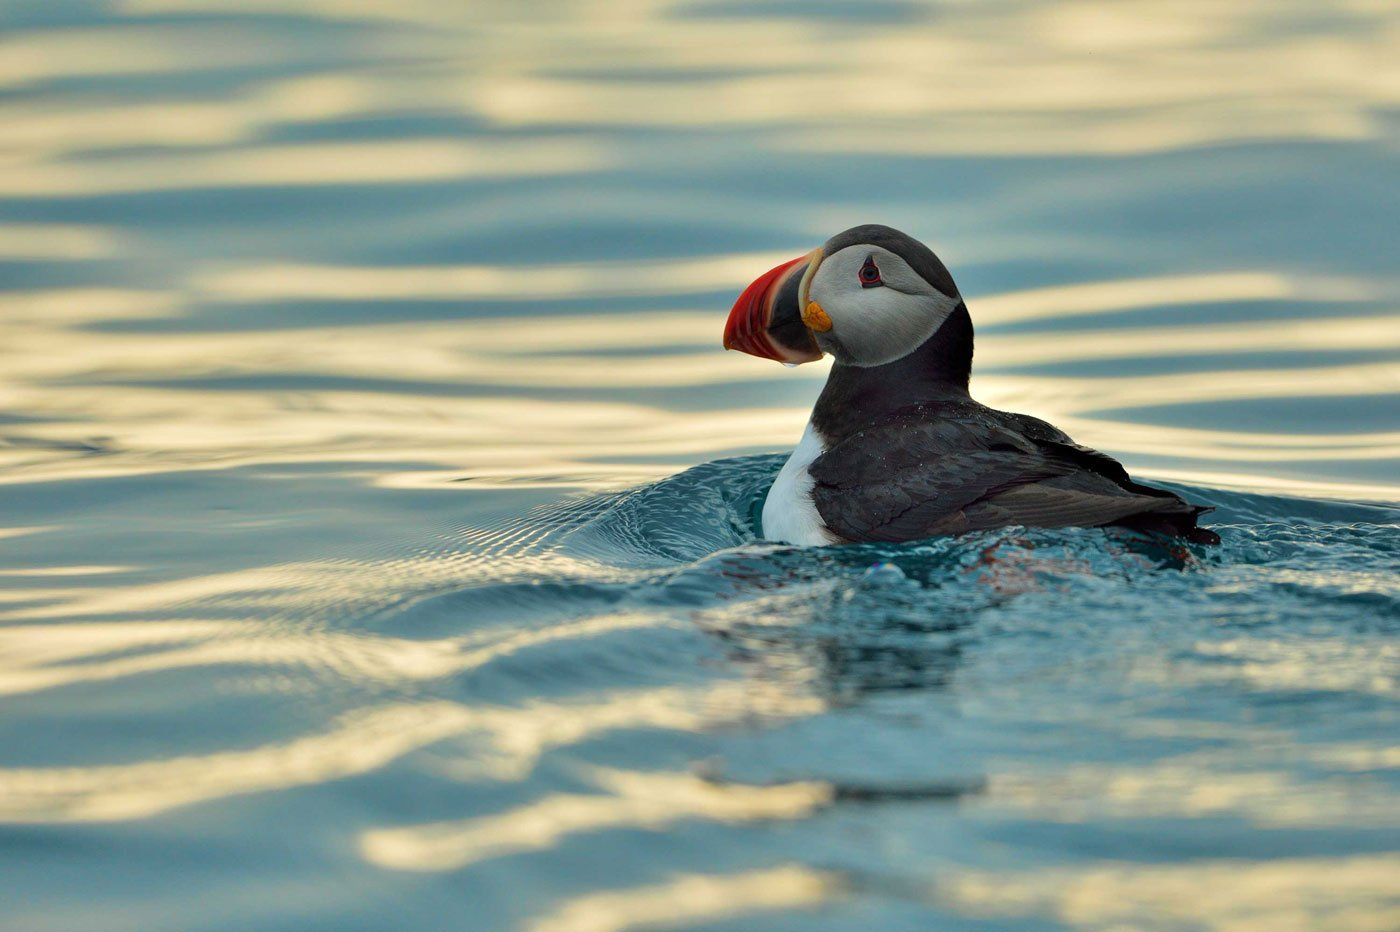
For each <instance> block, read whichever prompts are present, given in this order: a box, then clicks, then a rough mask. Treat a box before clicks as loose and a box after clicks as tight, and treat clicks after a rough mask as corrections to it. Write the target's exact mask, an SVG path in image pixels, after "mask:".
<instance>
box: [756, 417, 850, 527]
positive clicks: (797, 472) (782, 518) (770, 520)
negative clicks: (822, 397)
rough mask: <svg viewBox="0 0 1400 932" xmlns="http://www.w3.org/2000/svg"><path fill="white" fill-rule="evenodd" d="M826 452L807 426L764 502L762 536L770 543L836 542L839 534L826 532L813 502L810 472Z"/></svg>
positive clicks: (818, 436)
mask: <svg viewBox="0 0 1400 932" xmlns="http://www.w3.org/2000/svg"><path fill="white" fill-rule="evenodd" d="M824 452H826V449H825V447H824V446H823V445H822V439H821V437H820V435H818V434H817V432H816V430H814V429H813V427H812V425H811V424H810V423H808V424H807V429H806V430H805V431H803V433H802V439H801V440H800V441H798V444H797V447H796V449H794V450H793V451H792V456H789V457H788V461H787V462H786V463H784V464H783V468H782V471H781V472H779V473H778V478H777V479H775V480H773V487H772V488H771V489H769V490H768V498H767V499H765V500H764V502H763V536H764V537H766V538H767V539H768V540H778V541H782V542H783V543H786V544H797V545H799V546H802V547H816V546H820V545H822V544H834V543H836V535H834V534H832V533H831V532H830V531H828V530H827V529H826V524H825V523H823V522H822V516H821V515H820V514H818V513H817V506H816V505H814V504H813V503H812V476H811V475H810V474H809V473H808V472H807V467H808V466H810V465H811V464H812V461H813V460H815V459H816V458H817V457H819V456H821V455H822V453H824Z"/></svg>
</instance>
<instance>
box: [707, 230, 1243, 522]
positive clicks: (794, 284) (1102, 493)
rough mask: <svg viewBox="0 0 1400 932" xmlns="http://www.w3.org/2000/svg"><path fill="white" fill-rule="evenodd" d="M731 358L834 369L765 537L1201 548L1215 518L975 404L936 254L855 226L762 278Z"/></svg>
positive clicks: (729, 333)
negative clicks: (1157, 542)
mask: <svg viewBox="0 0 1400 932" xmlns="http://www.w3.org/2000/svg"><path fill="white" fill-rule="evenodd" d="M724 348H725V349H732V350H738V351H740V352H743V353H748V354H749V355H752V356H757V357H760V358H764V359H773V360H777V361H778V362H782V363H785V364H787V365H800V364H802V363H806V362H813V361H815V360H818V359H820V358H822V356H823V355H824V354H830V355H831V356H832V357H833V365H832V367H831V373H830V375H829V376H828V377H827V381H826V385H825V387H824V388H823V389H822V392H821V395H820V396H819V397H818V398H817V403H816V406H815V407H814V408H813V409H812V415H811V418H810V419H809V420H808V422H807V426H806V429H805V430H804V432H803V434H802V438H801V440H800V441H799V442H798V444H797V446H796V448H795V449H794V450H793V452H792V454H791V456H789V457H788V459H787V462H786V463H784V465H783V467H782V469H781V471H779V473H778V475H777V478H776V479H775V480H774V482H773V485H772V486H771V488H770V489H769V491H768V495H767V498H766V499H765V500H764V503H763V512H762V533H763V537H764V538H766V539H768V540H772V541H778V542H783V543H787V544H795V545H799V546H821V545H828V544H843V543H862V542H875V541H883V542H891V543H898V542H903V541H911V540H920V539H924V538H929V537H940V536H949V535H957V534H963V533H967V532H970V531H979V530H987V529H992V528H1001V527H1008V526H1022V527H1033V528H1062V527H1106V526H1107V527H1123V528H1129V529H1132V530H1135V531H1139V532H1144V533H1147V534H1161V535H1166V536H1168V537H1171V538H1178V539H1182V540H1185V541H1190V542H1193V543H1201V544H1218V543H1219V542H1220V537H1219V536H1218V535H1217V534H1216V533H1215V532H1214V531H1211V530H1209V529H1207V528H1203V527H1198V526H1197V523H1196V522H1197V518H1198V517H1199V516H1200V515H1202V514H1204V513H1206V512H1208V511H1210V510H1211V509H1210V508H1209V507H1204V506H1201V505H1194V504H1191V503H1189V502H1187V501H1186V500H1185V499H1183V498H1181V497H1180V496H1179V495H1176V494H1175V493H1173V492H1170V491H1167V490H1166V489H1159V488H1154V487H1153V486H1150V485H1144V484H1142V483H1140V482H1136V481H1134V480H1133V479H1132V478H1131V477H1129V475H1128V473H1127V471H1126V470H1125V469H1124V468H1123V466H1122V464H1120V463H1119V462H1118V461H1117V460H1115V459H1113V458H1112V457H1110V456H1108V455H1106V454H1104V453H1100V452H1099V451H1097V450H1093V449H1090V448H1089V447H1086V446H1083V445H1081V444H1078V443H1075V442H1074V441H1073V440H1072V439H1070V437H1069V436H1068V435H1067V434H1066V433H1065V432H1064V431H1062V430H1060V429H1058V428H1056V427H1054V426H1052V425H1051V424H1049V423H1047V422H1045V421H1042V420H1040V419H1039V418H1035V417H1031V416H1029V415H1025V414H1015V413H1012V412H1009V411H998V410H996V409H994V408H989V407H987V406H986V405H983V404H980V403H978V402H977V401H975V400H973V398H972V396H971V395H970V394H969V392H968V378H969V375H970V373H971V370H972V318H971V316H970V315H969V313H968V309H967V304H966V303H965V302H964V301H963V298H962V295H961V294H960V293H959V291H958V287H957V285H955V284H954V283H953V277H952V275H950V274H949V272H948V269H947V267H946V266H944V264H943V263H942V261H940V260H939V258H938V257H937V256H936V255H934V253H933V251H932V250H931V249H929V248H928V247H927V246H925V245H924V244H923V243H921V242H919V241H918V240H916V239H914V238H913V237H911V236H908V235H907V234H904V233H901V232H900V231H898V230H895V229H891V228H890V227H887V226H881V225H879V224H867V225H863V226H857V227H852V228H851V229H849V230H846V231H844V232H842V233H838V234H836V235H835V236H833V237H832V238H831V239H829V240H827V241H826V243H825V244H823V245H822V246H821V247H820V248H818V249H814V250H812V251H811V252H809V253H807V254H806V255H804V256H799V257H797V258H796V259H792V260H790V261H788V262H784V263H783V264H782V265H779V266H777V267H776V268H773V269H770V270H769V271H767V272H765V273H763V274H762V275H760V276H759V277H758V278H757V279H755V280H754V282H753V283H752V284H750V285H749V286H748V287H747V288H745V289H744V291H743V293H742V294H741V295H740V296H739V298H738V300H737V301H736V302H735V303H734V307H733V309H732V310H731V311H730V312H729V317H728V319H727V321H726V322H725V327H724Z"/></svg>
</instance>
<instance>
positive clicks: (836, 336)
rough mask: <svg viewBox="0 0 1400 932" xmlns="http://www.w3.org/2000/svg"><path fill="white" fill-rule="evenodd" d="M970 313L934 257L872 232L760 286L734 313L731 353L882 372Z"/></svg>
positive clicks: (882, 231) (894, 234)
mask: <svg viewBox="0 0 1400 932" xmlns="http://www.w3.org/2000/svg"><path fill="white" fill-rule="evenodd" d="M961 303H962V298H961V296H960V295H959V294H958V289H957V286H956V285H955V284H953V278H952V276H951V275H949V274H948V270H947V268H945V267H944V265H943V263H942V262H940V261H939V259H938V257H937V256H935V255H934V254H933V251H932V250H930V249H929V248H928V247H927V246H925V245H924V244H923V243H920V242H919V241H918V240H916V239H914V238H913V237H910V236H908V235H906V234H904V233H901V232H899V231H898V230H893V229H891V228H889V227H886V226H880V225H878V224H867V225H865V226H858V227H852V228H851V229H849V230H846V231H845V232H842V233H838V234H837V235H835V236H833V237H832V238H831V239H829V240H827V241H826V243H825V244H823V245H822V246H821V247H820V248H818V249H814V250H812V251H811V252H809V253H807V254H806V255H805V256H799V257H798V258H796V259H792V260H790V261H788V262H784V263H783V264H782V265H779V266H777V267H776V268H774V269H770V270H769V271H767V272H765V273H764V274H762V275H760V276H759V277H758V278H757V279H755V280H754V282H753V283H752V284H751V285H749V287H748V288H746V289H744V292H743V294H741V295H740V296H739V300H738V301H736V302H735V303H734V307H733V309H732V310H731V311H730V312H729V319H728V321H727V322H726V323H725V328H724V348H725V349H736V350H739V351H740V352H744V353H748V354H750V355H752V356H760V357H763V358H766V359H776V360H778V361H780V362H786V363H794V364H796V363H804V362H812V361H813V360H817V359H820V358H821V357H822V355H823V354H824V353H830V354H831V355H832V356H833V357H835V359H836V361H837V362H839V363H844V364H846V365H851V366H861V367H868V366H880V365H884V364H885V363H888V362H893V361H894V360H896V359H899V358H901V357H903V356H905V355H907V354H909V353H911V352H913V351H914V350H915V349H917V348H918V347H919V346H920V345H921V344H923V342H924V341H925V340H927V339H928V338H929V337H931V336H932V335H933V334H934V333H936V332H937V331H938V328H939V327H940V326H942V325H943V322H944V320H946V319H947V318H948V315H949V314H951V313H952V312H953V310H954V309H955V308H957V307H958V305H959V304H961Z"/></svg>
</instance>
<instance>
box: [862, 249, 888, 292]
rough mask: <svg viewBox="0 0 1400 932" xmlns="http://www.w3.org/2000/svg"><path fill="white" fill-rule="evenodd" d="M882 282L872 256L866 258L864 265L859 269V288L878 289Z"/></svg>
mask: <svg viewBox="0 0 1400 932" xmlns="http://www.w3.org/2000/svg"><path fill="white" fill-rule="evenodd" d="M883 284H884V282H883V281H881V280H880V268H879V266H877V265H876V264H875V257H874V256H867V257H866V259H865V265H862V266H861V267H860V286H861V287H862V288H878V287H879V286H881V285H883Z"/></svg>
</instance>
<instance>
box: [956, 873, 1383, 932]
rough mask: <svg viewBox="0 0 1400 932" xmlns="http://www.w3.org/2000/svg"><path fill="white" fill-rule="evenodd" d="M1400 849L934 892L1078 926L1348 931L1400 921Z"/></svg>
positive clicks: (975, 908)
mask: <svg viewBox="0 0 1400 932" xmlns="http://www.w3.org/2000/svg"><path fill="white" fill-rule="evenodd" d="M1397 872H1400V857H1397V856H1395V855H1393V854H1377V855H1361V856H1354V857H1341V858H1296V859H1283V860H1277V861H1270V862H1263V863H1257V862H1249V861H1241V860H1226V859H1220V860H1209V861H1202V862H1198V863H1194V864H1182V865H1150V866H1149V865H1138V864H1126V863H1125V864H1117V865H1112V866H1107V867H1095V868H1086V869H1078V870H1045V871H1038V872H1030V873H1025V874H1019V875H1018V874H1013V873H1007V872H997V873H977V872H967V873H964V874H961V875H958V876H953V877H950V878H947V879H944V880H940V881H939V882H938V887H937V889H938V894H937V898H938V899H941V900H944V901H946V902H950V903H952V904H955V905H956V906H958V907H959V908H960V909H962V910H965V911H966V912H968V913H970V914H972V915H976V916H985V917H1012V916H1042V917H1045V918H1048V919H1052V920H1055V921H1058V922H1062V923H1066V924H1068V925H1071V926H1075V927H1079V928H1124V927H1129V928H1142V927H1148V928H1182V927H1207V928H1211V929H1222V930H1229V932H1272V930H1275V929H1320V928H1326V929H1345V930H1354V932H1381V930H1383V929H1393V928H1395V926H1396V923H1397V922H1400V908H1397V907H1396V905H1395V896H1394V895H1395V877H1396V874H1397Z"/></svg>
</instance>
